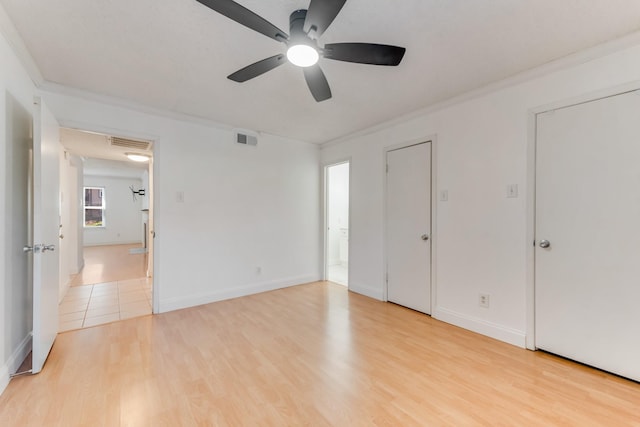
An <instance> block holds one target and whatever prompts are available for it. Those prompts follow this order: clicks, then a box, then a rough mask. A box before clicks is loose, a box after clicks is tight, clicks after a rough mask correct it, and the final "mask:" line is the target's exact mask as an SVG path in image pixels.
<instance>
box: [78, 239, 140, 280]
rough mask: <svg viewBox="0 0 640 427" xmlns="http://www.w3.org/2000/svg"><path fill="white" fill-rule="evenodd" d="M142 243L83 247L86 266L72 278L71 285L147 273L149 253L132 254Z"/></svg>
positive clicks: (124, 278) (138, 276) (126, 277)
mask: <svg viewBox="0 0 640 427" xmlns="http://www.w3.org/2000/svg"><path fill="white" fill-rule="evenodd" d="M140 247H141V245H139V244H133V245H105V246H86V247H84V248H83V258H84V267H83V268H82V271H81V272H80V273H79V274H76V275H75V276H74V277H72V279H71V286H80V285H93V284H96V283H108V282H117V281H119V280H127V279H137V278H140V277H145V276H146V275H147V254H146V253H142V254H132V253H130V252H129V249H135V248H140Z"/></svg>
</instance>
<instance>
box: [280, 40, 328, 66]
mask: <svg viewBox="0 0 640 427" xmlns="http://www.w3.org/2000/svg"><path fill="white" fill-rule="evenodd" d="M287 59H288V60H289V62H291V63H292V64H293V65H296V66H298V67H311V66H312V65H315V64H316V63H317V62H318V59H320V55H319V54H318V51H317V50H315V49H314V48H313V47H311V46H309V45H306V44H297V45H294V46H291V47H290V48H289V49H287Z"/></svg>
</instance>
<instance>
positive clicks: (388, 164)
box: [386, 163, 389, 173]
mask: <svg viewBox="0 0 640 427" xmlns="http://www.w3.org/2000/svg"><path fill="white" fill-rule="evenodd" d="M386 172H387V173H389V163H387V170H386Z"/></svg>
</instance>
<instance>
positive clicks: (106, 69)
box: [0, 0, 640, 143]
mask: <svg viewBox="0 0 640 427" xmlns="http://www.w3.org/2000/svg"><path fill="white" fill-rule="evenodd" d="M238 3H240V4H242V5H244V6H245V7H247V8H249V9H250V10H252V11H254V12H256V13H258V14H259V15H261V16H263V17H264V18H266V19H267V20H269V21H270V22H272V23H273V24H274V25H276V26H277V27H279V28H281V29H283V30H285V31H287V32H288V29H289V28H288V19H289V14H290V13H291V12H292V11H293V10H295V9H299V8H306V7H307V6H308V0H307V1H302V0H240V1H238ZM0 4H2V5H3V6H4V8H5V9H6V11H7V14H8V15H9V17H10V18H11V20H12V21H13V23H14V25H15V26H16V28H17V30H18V32H19V34H20V35H21V37H22V38H23V40H24V42H25V44H26V46H27V48H28V50H29V52H30V53H31V55H32V56H33V58H34V59H35V62H36V64H37V66H38V67H39V69H40V72H41V73H42V75H43V77H44V79H45V80H46V81H47V82H49V83H56V84H61V85H64V86H69V87H73V88H77V89H81V90H86V91H89V92H92V93H97V94H100V95H107V96H110V97H117V98H122V99H126V100H130V101H133V102H134V103H137V104H143V105H145V106H149V107H153V108H157V109H162V110H168V111H171V112H176V113H182V114H187V115H191V116H196V117H199V118H205V119H208V120H212V121H214V122H218V123H224V124H227V125H231V126H234V127H240V128H245V129H250V130H255V131H259V132H267V133H271V134H275V135H281V136H285V137H291V138H295V139H299V140H303V141H309V142H315V143H321V142H325V141H329V140H332V139H335V138H338V137H340V136H344V135H347V134H350V133H353V132H356V131H358V130H361V129H364V128H367V127H370V126H373V125H376V124H378V123H380V122H383V121H386V120H390V119H393V118H395V117H399V116H402V115H404V114H408V113H410V112H413V111H415V110H418V109H420V108H424V107H428V106H430V105H433V104H436V103H438V102H441V101H444V100H446V99H449V98H452V97H454V96H456V95H459V94H462V93H464V92H467V91H470V90H473V89H477V88H479V87H482V86H485V85H487V84H489V83H492V82H496V81H499V80H502V79H504V78H506V77H509V76H512V75H515V74H517V73H519V72H522V71H525V70H528V69H531V68H533V67H536V66H539V65H542V64H545V63H547V62H549V61H552V60H554V59H558V58H561V57H563V56H566V55H569V54H571V53H574V52H577V51H580V50H583V49H586V48H589V47H592V46H595V45H597V44H600V43H603V42H606V41H609V40H612V39H615V38H619V37H621V36H624V35H627V34H630V33H633V32H636V31H638V30H640V1H638V0H402V1H388V0H386V1H385V0H348V1H347V3H346V5H345V6H344V8H343V10H342V11H341V13H340V14H339V15H338V17H337V18H336V20H335V21H334V22H333V24H332V25H331V27H330V28H329V29H328V30H327V32H326V33H325V34H324V35H323V36H322V37H321V39H320V43H321V45H322V44H324V43H332V42H342V41H344V42H349V41H354V42H371V43H384V44H393V45H399V46H403V47H406V48H407V53H406V55H405V57H404V60H403V62H402V63H401V64H400V66H399V67H376V66H369V65H360V64H352V63H344V62H337V61H331V60H322V61H321V64H320V65H321V66H322V68H323V70H324V72H325V74H326V76H327V79H328V81H329V84H330V85H331V89H332V92H333V98H332V99H330V100H328V101H325V102H322V103H316V102H315V101H314V100H313V98H312V96H311V94H310V93H309V91H308V89H307V86H306V83H305V81H304V78H303V75H302V72H301V70H299V69H297V68H296V67H294V66H293V65H291V64H285V65H284V66H282V67H279V68H277V69H275V70H273V71H271V72H269V73H267V74H264V75H262V76H260V77H258V78H255V79H253V80H250V81H249V82H246V83H242V84H239V83H235V82H232V81H230V80H228V79H227V78H226V76H227V75H229V74H231V73H232V72H234V71H236V70H238V69H240V68H242V67H244V66H246V65H248V64H250V63H253V62H255V61H257V60H260V59H263V58H266V57H268V56H272V55H275V54H277V53H281V52H284V45H283V44H281V43H278V42H275V41H274V40H272V39H269V38H267V37H265V36H263V35H261V34H258V33H256V32H254V31H252V30H249V29H247V28H245V27H243V26H241V25H239V24H237V23H235V22H233V21H231V20H229V19H228V18H225V17H223V16H221V15H219V14H217V13H215V12H213V11H211V10H210V9H208V8H206V7H205V6H203V5H201V4H200V3H198V2H196V1H195V0H135V1H131V0H56V1H42V0H0Z"/></svg>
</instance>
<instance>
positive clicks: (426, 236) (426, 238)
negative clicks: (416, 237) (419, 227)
mask: <svg viewBox="0 0 640 427" xmlns="http://www.w3.org/2000/svg"><path fill="white" fill-rule="evenodd" d="M420 238H421V239H422V240H429V235H428V234H423V235H422V236H420Z"/></svg>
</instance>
